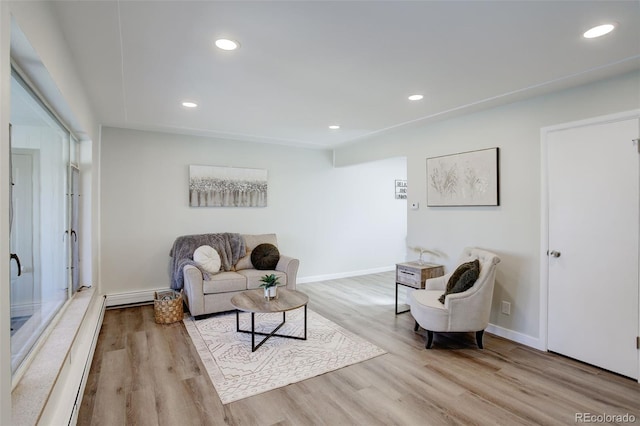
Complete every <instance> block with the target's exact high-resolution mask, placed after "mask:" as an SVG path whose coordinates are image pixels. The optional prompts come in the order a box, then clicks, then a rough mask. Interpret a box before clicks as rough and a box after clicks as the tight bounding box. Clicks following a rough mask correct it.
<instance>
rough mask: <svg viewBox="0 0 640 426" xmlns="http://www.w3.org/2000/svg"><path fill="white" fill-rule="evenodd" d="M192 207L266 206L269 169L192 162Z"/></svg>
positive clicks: (190, 174)
mask: <svg viewBox="0 0 640 426" xmlns="http://www.w3.org/2000/svg"><path fill="white" fill-rule="evenodd" d="M189 205H190V206H191V207H266V206H267V170H266V169H244V168H238V167H217V166H195V165H192V166H189Z"/></svg>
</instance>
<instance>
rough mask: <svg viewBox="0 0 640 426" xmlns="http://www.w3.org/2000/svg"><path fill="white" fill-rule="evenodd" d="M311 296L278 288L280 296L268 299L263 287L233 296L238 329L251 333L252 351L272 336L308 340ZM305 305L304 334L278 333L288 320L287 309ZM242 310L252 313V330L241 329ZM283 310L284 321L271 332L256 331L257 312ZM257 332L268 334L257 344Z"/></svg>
mask: <svg viewBox="0 0 640 426" xmlns="http://www.w3.org/2000/svg"><path fill="white" fill-rule="evenodd" d="M308 302H309V296H307V295H306V294H304V293H302V292H300V291H296V290H286V289H283V288H278V298H277V299H272V300H266V299H265V298H264V290H263V289H255V290H247V291H243V292H242V293H239V294H236V295H235V296H233V297H232V298H231V304H232V305H233V306H235V308H236V331H238V332H240V333H249V334H251V352H255V351H256V350H257V349H258V348H259V347H260V346H262V344H263V343H264V342H266V341H267V340H268V339H269V338H270V337H273V336H276V337H285V338H287V339H298V340H307V303H308ZM301 307H304V335H303V336H301V337H300V336H290V335H286V334H277V333H276V332H277V331H278V330H280V327H282V326H283V325H284V323H285V322H286V321H287V311H291V310H293V309H298V308H301ZM240 311H244V312H249V313H251V330H240ZM275 312H282V322H281V323H280V324H279V325H278V326H277V327H276V328H275V329H274V330H273V331H272V332H271V333H262V332H259V331H256V321H255V315H256V313H275ZM256 334H258V335H260V336H266V337H265V338H264V339H262V340H261V341H260V342H259V343H258V344H257V345H256V343H255V342H256Z"/></svg>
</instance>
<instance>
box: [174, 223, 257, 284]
mask: <svg viewBox="0 0 640 426" xmlns="http://www.w3.org/2000/svg"><path fill="white" fill-rule="evenodd" d="M200 246H211V247H213V248H214V249H216V251H217V252H218V254H219V255H220V262H221V264H222V269H223V270H225V271H231V270H232V269H233V266H234V265H235V264H236V263H237V262H238V260H239V259H240V258H242V257H244V256H245V255H246V254H247V253H246V247H245V245H244V238H242V235H240V234H235V233H224V234H198V235H183V236H181V237H178V238H176V240H175V241H174V242H173V247H171V251H170V252H169V256H171V288H172V289H174V290H180V289H181V288H182V287H183V286H184V277H183V275H182V269H183V268H184V267H185V266H186V265H194V266H196V267H197V265H196V264H195V262H194V261H193V252H194V251H195V250H196V249H197V248H198V247H200ZM206 278H208V276H205V279H206Z"/></svg>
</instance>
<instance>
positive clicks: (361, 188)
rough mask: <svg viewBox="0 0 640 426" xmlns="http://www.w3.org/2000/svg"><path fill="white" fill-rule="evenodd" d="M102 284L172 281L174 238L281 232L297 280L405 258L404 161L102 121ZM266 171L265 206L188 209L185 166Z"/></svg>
mask: <svg viewBox="0 0 640 426" xmlns="http://www.w3.org/2000/svg"><path fill="white" fill-rule="evenodd" d="M101 143H102V148H101V197H102V198H101V203H100V204H101V206H102V208H101V223H102V226H101V231H100V232H101V235H102V238H101V261H100V267H101V278H100V280H101V283H102V291H103V293H106V294H118V293H123V292H129V291H144V290H148V289H156V288H162V287H168V286H169V275H168V262H169V256H168V255H169V250H170V248H171V245H172V243H173V241H174V240H175V238H176V237H178V236H180V235H186V234H199V233H208V232H239V233H246V234H252V233H270V232H275V233H276V234H277V235H278V245H279V248H280V251H281V253H283V254H286V255H290V256H294V257H297V258H299V259H300V270H299V277H300V278H301V279H305V278H307V279H310V278H311V279H312V278H313V277H317V276H323V275H331V274H342V273H351V272H353V271H362V270H371V269H376V268H381V267H389V266H392V265H393V264H394V263H395V262H398V261H402V260H404V259H405V236H406V202H405V201H403V200H395V198H394V180H395V179H403V178H405V174H406V161H405V159H403V158H394V159H389V160H383V161H377V162H374V163H367V164H362V165H358V166H351V167H342V168H333V166H332V153H331V152H330V151H320V150H311V149H303V148H292V147H286V146H279V145H267V144H256V143H243V142H237V141H225V140H216V139H207V138H201V137H194V136H183V135H174V134H163V133H153V132H144V131H134V130H124V129H116V128H103V132H102V141H101ZM190 164H197V165H212V166H233V167H248V168H264V169H267V170H268V185H269V190H268V206H267V207H266V208H213V207H199V208H196V207H189V205H188V176H189V165H190Z"/></svg>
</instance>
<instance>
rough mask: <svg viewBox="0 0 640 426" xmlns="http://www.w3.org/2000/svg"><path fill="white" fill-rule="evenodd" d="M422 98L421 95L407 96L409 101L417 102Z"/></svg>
mask: <svg viewBox="0 0 640 426" xmlns="http://www.w3.org/2000/svg"><path fill="white" fill-rule="evenodd" d="M422 98H424V96H422V95H411V96H409V100H410V101H419V100H421V99H422Z"/></svg>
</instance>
